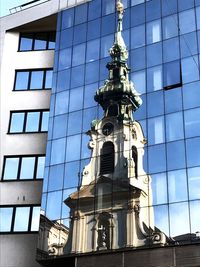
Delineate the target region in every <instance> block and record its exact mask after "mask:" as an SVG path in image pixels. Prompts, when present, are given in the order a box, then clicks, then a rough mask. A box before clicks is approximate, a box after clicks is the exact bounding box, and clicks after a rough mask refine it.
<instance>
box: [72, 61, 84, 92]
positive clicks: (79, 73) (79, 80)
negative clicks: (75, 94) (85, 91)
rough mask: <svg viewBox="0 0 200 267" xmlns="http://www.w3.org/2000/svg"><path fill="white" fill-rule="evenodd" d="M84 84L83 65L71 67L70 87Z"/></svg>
mask: <svg viewBox="0 0 200 267" xmlns="http://www.w3.org/2000/svg"><path fill="white" fill-rule="evenodd" d="M83 84H84V66H83V65H81V66H78V67H74V68H72V74H71V88H74V87H79V86H82V85H83Z"/></svg>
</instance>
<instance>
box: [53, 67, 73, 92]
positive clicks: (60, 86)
mask: <svg viewBox="0 0 200 267" xmlns="http://www.w3.org/2000/svg"><path fill="white" fill-rule="evenodd" d="M69 85H70V69H68V70H63V71H59V72H58V74H57V89H56V90H57V92H60V91H65V90H67V89H69Z"/></svg>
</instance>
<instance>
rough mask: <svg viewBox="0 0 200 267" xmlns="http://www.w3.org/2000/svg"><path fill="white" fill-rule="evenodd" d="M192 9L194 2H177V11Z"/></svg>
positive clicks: (180, 0)
mask: <svg viewBox="0 0 200 267" xmlns="http://www.w3.org/2000/svg"><path fill="white" fill-rule="evenodd" d="M192 7H194V0H190V1H182V0H178V10H179V11H182V10H185V9H189V8H192Z"/></svg>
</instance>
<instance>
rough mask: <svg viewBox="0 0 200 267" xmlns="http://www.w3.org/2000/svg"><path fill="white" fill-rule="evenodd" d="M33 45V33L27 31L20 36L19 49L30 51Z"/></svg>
mask: <svg viewBox="0 0 200 267" xmlns="http://www.w3.org/2000/svg"><path fill="white" fill-rule="evenodd" d="M32 47H33V34H32V33H26V34H21V36H20V46H19V51H30V50H32Z"/></svg>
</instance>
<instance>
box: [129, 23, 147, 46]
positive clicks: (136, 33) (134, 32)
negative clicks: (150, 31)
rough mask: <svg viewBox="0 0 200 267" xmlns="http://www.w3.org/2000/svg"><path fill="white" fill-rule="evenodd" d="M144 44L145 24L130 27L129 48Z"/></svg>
mask: <svg viewBox="0 0 200 267" xmlns="http://www.w3.org/2000/svg"><path fill="white" fill-rule="evenodd" d="M144 45H145V24H142V25H140V26H137V27H134V28H131V49H133V48H138V47H140V46H144Z"/></svg>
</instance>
